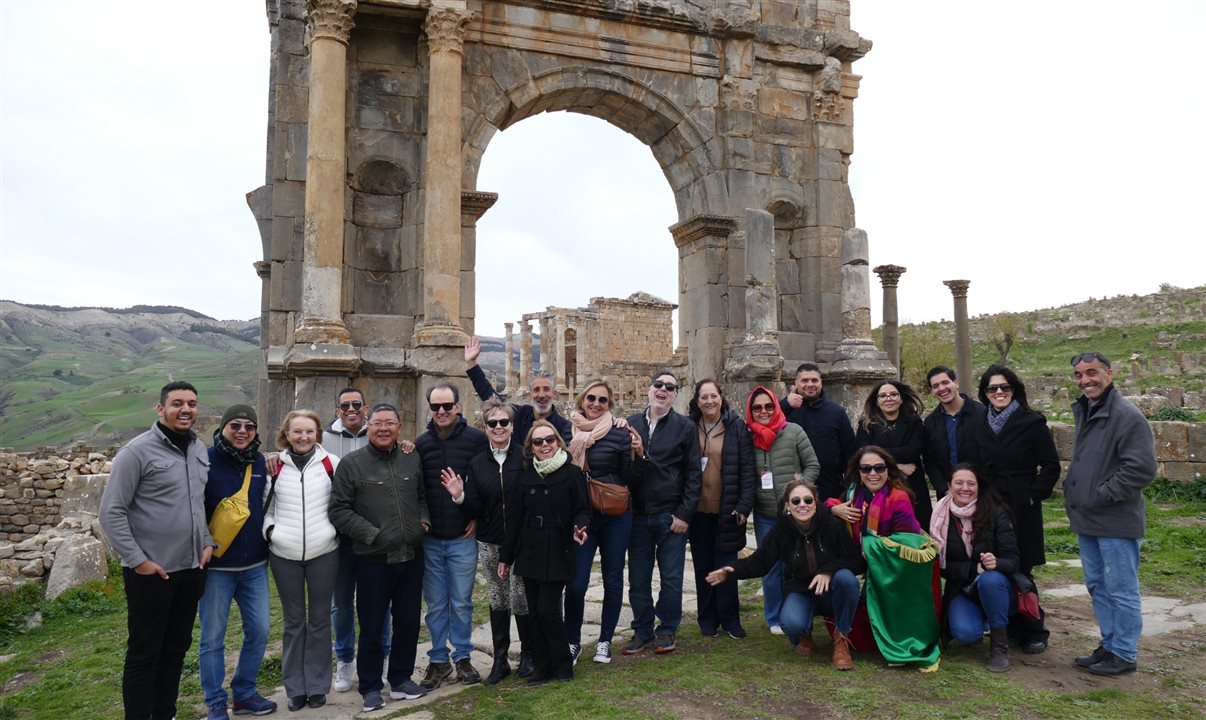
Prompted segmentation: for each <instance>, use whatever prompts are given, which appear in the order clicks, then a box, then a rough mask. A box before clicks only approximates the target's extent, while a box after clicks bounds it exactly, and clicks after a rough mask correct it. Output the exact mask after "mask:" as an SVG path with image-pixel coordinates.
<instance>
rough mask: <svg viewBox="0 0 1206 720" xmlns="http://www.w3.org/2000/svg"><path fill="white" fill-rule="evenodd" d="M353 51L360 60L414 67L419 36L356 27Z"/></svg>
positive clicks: (353, 34)
mask: <svg viewBox="0 0 1206 720" xmlns="http://www.w3.org/2000/svg"><path fill="white" fill-rule="evenodd" d="M351 51H352V52H353V53H354V54H355V57H356V60H358V61H359V62H363V63H374V64H378V65H401V66H407V67H413V66H414V65H415V64H416V62H417V60H416V58H417V55H418V36H416V35H411V34H408V33H400V32H392V31H388V30H378V29H376V28H356V29H355V30H353V31H352V42H351Z"/></svg>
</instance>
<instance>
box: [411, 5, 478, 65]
mask: <svg viewBox="0 0 1206 720" xmlns="http://www.w3.org/2000/svg"><path fill="white" fill-rule="evenodd" d="M472 19H473V13H471V12H469V11H468V10H462V9H460V8H449V7H433V8H432V9H431V10H429V11H428V12H427V19H426V20H425V21H424V22H423V32H424V33H426V34H427V49H428V52H432V53H437V52H454V53H458V54H460V53H461V52H462V51H463V48H464V45H465V27H466V26H467V25H469V21H470V20H472Z"/></svg>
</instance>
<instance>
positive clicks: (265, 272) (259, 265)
mask: <svg viewBox="0 0 1206 720" xmlns="http://www.w3.org/2000/svg"><path fill="white" fill-rule="evenodd" d="M252 265H254V266H255V274H256V275H259V276H260V279H261V280H267V279H268V278H270V277H272V263H270V262H268V261H267V260H256V261H255V262H254V263H252Z"/></svg>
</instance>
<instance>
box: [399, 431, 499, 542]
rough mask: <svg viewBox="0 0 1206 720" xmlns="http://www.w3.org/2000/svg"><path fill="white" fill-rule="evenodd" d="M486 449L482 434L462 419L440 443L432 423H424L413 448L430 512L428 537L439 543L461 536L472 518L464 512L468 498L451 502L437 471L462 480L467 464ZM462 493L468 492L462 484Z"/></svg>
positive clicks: (469, 489)
mask: <svg viewBox="0 0 1206 720" xmlns="http://www.w3.org/2000/svg"><path fill="white" fill-rule="evenodd" d="M489 446H490V443H489V441H488V440H486V433H484V432H482V431H481V430H478V429H477V428H471V427H469V424H468V423H466V422H465V418H463V417H462V418H457V421H456V425H455V426H453V429H452V434H451V435H449V436H448V439H446V440H441V439H440V438H439V436H437V435H436V431H435V423H434V422H428V423H427V432H425V433H423V434H422V435H420V436H419V437H418V438H416V439H415V447H416V448H418V450H419V457H421V458H422V460H423V483H424V485H425V486H426V488H427V510H428V512H430V513H431V535H432V537H436V538H439V539H441V540H450V539H452V538H456V537H460V536H461V535H464V534H465V526H466V525H468V524H469V521H470V520H472V519H473V515H471V514H470V513H468V512H466V508H467V507H468V508H472V507H473V503H472V501H471V499H470V498H469V497H466V498H465V502H463V503H462V504H460V505H457V504H456V503H454V502H452V496H451V495H449V494H448V491H447V490H445V489H444V485H443V483H442V482H441V480H440V471H441V470H443V469H444V468H446V467H450V468H452V470H453V472H455V473H457V474H458V475H460V476H461V477H462V478H464V477H465V475H467V474H468V471H469V461H470V460H472V459H473V456H474V455H477V454H478V453H480V452H481V451H483V450H485V449H487V448H488V447H489ZM465 492H466V493H469V492H472V486H470V485H466V486H465Z"/></svg>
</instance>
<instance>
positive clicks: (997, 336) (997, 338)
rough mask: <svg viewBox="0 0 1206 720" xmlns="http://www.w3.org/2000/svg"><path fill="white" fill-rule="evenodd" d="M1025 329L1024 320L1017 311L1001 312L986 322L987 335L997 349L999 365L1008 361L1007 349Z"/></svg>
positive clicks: (1009, 348) (1010, 347) (1011, 346)
mask: <svg viewBox="0 0 1206 720" xmlns="http://www.w3.org/2000/svg"><path fill="white" fill-rule="evenodd" d="M1025 331H1026V321H1025V320H1024V319H1023V318H1022V316H1021V315H1018V314H1017V313H1001V314H1000V315H996V316H994V317H993V318H992V320H990V321H989V323H988V337H989V339H991V340H992V344H993V346H994V347H995V348H996V349H997V362H998V363H999V364H1001V365H1004V364H1006V363H1007V362H1008V361H1009V351H1010V350H1012V349H1013V343H1014V341H1015V340H1017V339H1018V338H1019V337H1021V336H1022V333H1023V332H1025Z"/></svg>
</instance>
